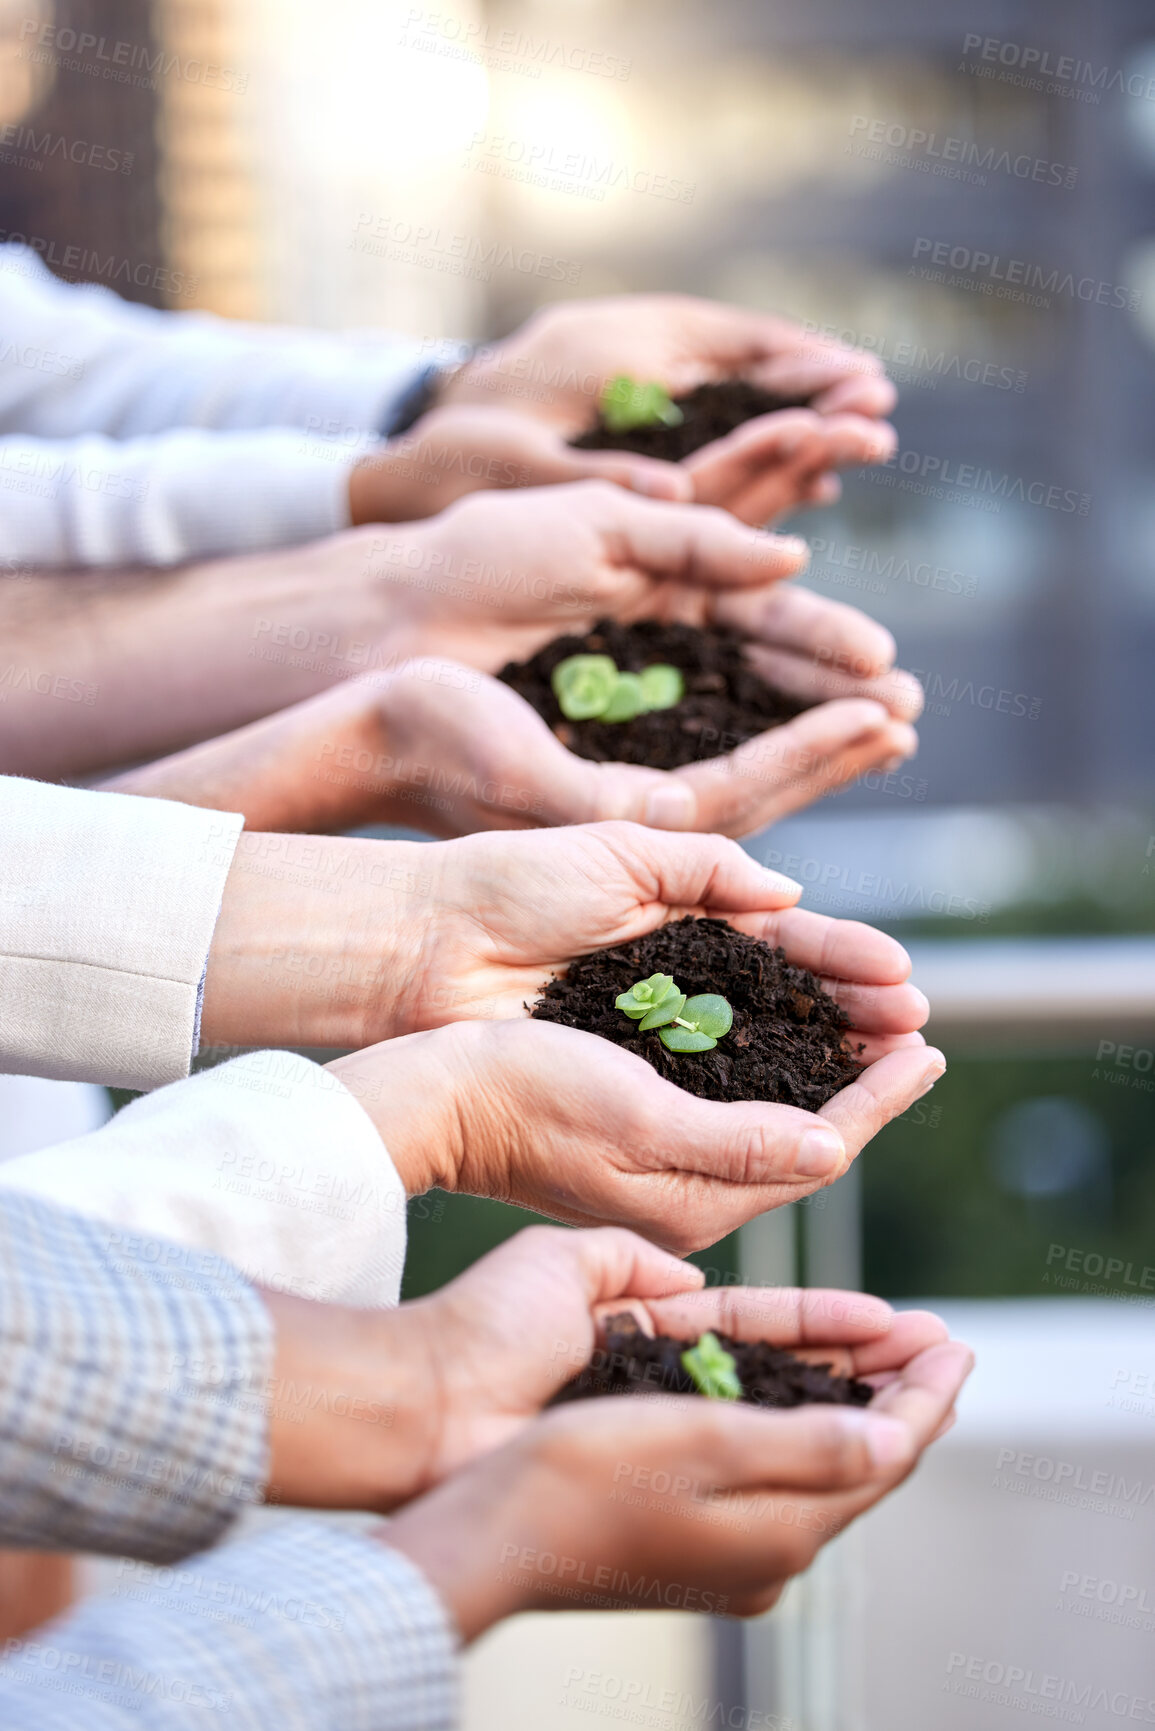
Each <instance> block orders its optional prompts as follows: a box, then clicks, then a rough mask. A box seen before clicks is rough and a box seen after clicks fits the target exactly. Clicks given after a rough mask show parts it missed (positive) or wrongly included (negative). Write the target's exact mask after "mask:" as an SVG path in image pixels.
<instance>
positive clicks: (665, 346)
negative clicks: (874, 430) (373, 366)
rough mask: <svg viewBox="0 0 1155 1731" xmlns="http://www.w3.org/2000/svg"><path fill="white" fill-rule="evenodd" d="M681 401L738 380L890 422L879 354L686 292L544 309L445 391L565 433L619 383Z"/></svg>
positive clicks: (580, 424) (451, 399) (890, 394)
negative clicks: (644, 384)
mask: <svg viewBox="0 0 1155 1731" xmlns="http://www.w3.org/2000/svg"><path fill="white" fill-rule="evenodd" d="M623 373H624V374H627V375H628V376H629V377H630V378H634V379H642V380H656V381H658V382H659V383H661V384H663V385H664V386H665V387H666V389H667V391H669V393H670V395H671V396H675V397H676V396H681V395H683V394H684V393H685V392H687V391H691V390H693V389H694V388H695V386H697V385H700V384H704V383H705V382H706V381H707V380H710V379H724V378H732V377H738V376H740V377H742V378H747V379H750V380H751V381H752V382H753V383H755V384H758V385H762V386H763V387H764V388H765V389H766V390H768V391H774V392H775V393H776V394H777V395H779V396H784V397H809V398H810V399H811V401H812V406H813V408H814V409H816V410H817V411H818V412H819V413H820V414H836V413H837V414H841V413H851V414H858V415H870V416H879V415H886V414H889V412H890V410H891V409H892V408H893V406H894V402H895V391H894V387H893V385H892V384H891V383H890V381H889V380H888V379H887V377H886V375H885V373H884V371H883V368H882V364H881V362H880V361H879V360H878V358H877V356H876V355H872V354H869V353H868V352H866V351H865V350H863V349H852V348H848V347H846V346H845V345H844V344H842V343H838V342H833V341H831V340H829V339H827V338H825V337H821V336H817V335H814V334H811V333H810V332H807V331H805V330H804V329H803V327H802V326H801V325H800V324H797V323H796V322H795V321H794V320H793V319H785V318H779V317H777V316H775V315H774V314H769V313H757V312H751V311H749V310H748V309H747V308H745V307H736V306H729V305H726V304H725V303H724V302H720V301H709V300H701V299H698V298H696V297H695V296H693V295H671V294H656V295H616V296H610V297H607V298H604V299H598V300H586V301H562V302H559V303H558V304H556V305H554V306H549V307H543V308H542V309H541V310H540V311H539V312H537V313H535V314H534V315H533V317H532V318H530V319H528V320H527V321H526V323H525V324H524V325H522V326H520V328H519V329H518V330H516V331H514V332H513V334H512V335H511V336H508V337H505V338H503V339H502V341H500V342H498V343H494V344H492V345H490V346H489V347H488V348H486V349H483V350H482V351H480V352H479V353H478V354H477V355H475V356H474V357H473V359H472V360H470V361H469V362H467V363H466V364H465V366H463V367H461V368H460V369H459V370H458V371H457V372H456V373H454V374H452V375H451V376H450V377H449V378H447V379H446V381H445V382H444V383H443V385H442V386H441V389H440V393H439V401H440V402H442V403H448V404H465V403H472V404H479V403H489V404H494V403H501V402H507V403H510V404H514V405H516V407H517V408H518V409H520V410H522V412H524V413H527V414H532V415H537V416H539V417H541V418H542V419H543V420H546V421H549V422H551V423H552V424H553V425H555V426H559V427H561V428H563V429H564V430H565V431H566V432H567V434H569V435H571V436H572V435H573V434H574V433H579V432H581V431H582V430H583V429H584V428H586V427H588V426H592V424H593V422H594V419H595V417H596V414H597V408H598V400H599V398H600V397H601V393H602V391H603V390H604V388H605V386H606V384H607V383H608V382H609V380H610V379H612V378H614V377H616V376H617V375H619V374H623Z"/></svg>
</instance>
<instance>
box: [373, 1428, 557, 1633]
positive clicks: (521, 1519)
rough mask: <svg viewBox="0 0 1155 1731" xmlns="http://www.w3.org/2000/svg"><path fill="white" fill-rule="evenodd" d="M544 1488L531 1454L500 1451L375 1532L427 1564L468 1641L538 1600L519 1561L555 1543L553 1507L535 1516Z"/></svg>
mask: <svg viewBox="0 0 1155 1731" xmlns="http://www.w3.org/2000/svg"><path fill="white" fill-rule="evenodd" d="M540 1490H541V1487H540V1486H539V1485H538V1484H537V1482H536V1475H535V1474H534V1472H533V1462H532V1456H531V1457H530V1459H529V1460H528V1461H527V1459H526V1456H525V1453H524V1451H523V1450H522V1449H521V1448H518V1447H516V1446H515V1447H514V1448H512V1449H511V1448H506V1449H502V1450H501V1451H500V1452H499V1453H498V1454H496V1455H492V1456H490V1457H489V1458H488V1459H487V1460H484V1461H481V1462H479V1463H477V1465H476V1466H474V1467H471V1468H467V1469H465V1470H464V1471H463V1472H460V1473H457V1474H455V1475H454V1476H453V1477H452V1478H450V1479H448V1480H446V1482H445V1483H444V1484H442V1485H440V1486H439V1487H438V1488H437V1489H436V1490H435V1491H433V1492H432V1493H431V1494H429V1495H428V1496H425V1497H422V1498H421V1499H420V1500H419V1501H418V1502H415V1503H413V1504H412V1505H411V1506H410V1507H408V1508H405V1509H402V1510H401V1512H400V1513H399V1514H398V1515H397V1516H396V1517H395V1518H394V1519H393V1520H391V1521H390V1523H389V1525H388V1527H386V1528H383V1529H382V1530H381V1532H380V1533H379V1534H378V1535H377V1536H378V1537H379V1538H380V1539H381V1541H382V1542H383V1543H385V1544H387V1545H391V1546H392V1547H393V1549H394V1550H397V1551H400V1552H401V1553H402V1554H403V1555H404V1556H407V1557H408V1558H409V1560H410V1562H412V1563H414V1564H415V1565H416V1566H417V1568H419V1569H420V1570H421V1573H422V1574H423V1575H424V1576H425V1578H426V1580H427V1581H428V1582H429V1583H430V1585H431V1586H432V1587H433V1589H434V1590H435V1592H436V1593H437V1594H438V1596H439V1597H440V1598H441V1600H442V1601H443V1603H444V1604H445V1606H446V1608H447V1609H448V1611H449V1612H450V1614H451V1616H452V1618H453V1621H454V1623H455V1624H456V1626H457V1629H458V1631H459V1633H460V1635H461V1638H462V1640H463V1641H464V1642H466V1643H468V1642H470V1641H475V1640H476V1639H477V1638H478V1636H479V1635H483V1634H484V1633H485V1631H486V1630H487V1629H490V1628H492V1627H493V1625H494V1624H495V1623H499V1622H501V1621H502V1619H503V1618H505V1617H512V1616H515V1615H516V1614H517V1612H519V1611H528V1610H531V1609H532V1608H533V1607H534V1605H535V1604H536V1603H537V1602H538V1600H537V1595H536V1594H535V1592H534V1591H533V1587H534V1578H533V1577H532V1575H529V1574H527V1572H526V1571H524V1570H520V1569H518V1568H517V1566H516V1565H517V1558H518V1556H519V1554H520V1553H521V1551H522V1549H523V1548H525V1547H528V1548H530V1549H533V1550H541V1549H553V1548H554V1547H553V1546H552V1545H551V1543H550V1526H551V1523H550V1520H549V1518H548V1517H549V1511H548V1510H546V1511H545V1518H544V1519H543V1518H535V1513H536V1512H537V1511H538V1510H539V1505H540V1504H541V1494H540ZM556 1501H557V1498H556V1492H555V1503H556ZM511 1561H512V1566H511Z"/></svg>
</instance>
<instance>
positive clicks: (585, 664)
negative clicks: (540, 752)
mask: <svg viewBox="0 0 1155 1731" xmlns="http://www.w3.org/2000/svg"><path fill="white" fill-rule="evenodd" d="M617 683H618V670H617V668H616V666H615V665H614V663H613V661H612V660H611V658H610V657H609V656H608V655H569V656H567V657H566V659H565V660H564V661H559V662H558V664H557V666H556V667H555V668H554V670H553V677H552V679H551V680H550V684H551V685H552V686H553V694H554V696H555V697H556V698H557V700H558V703H559V704H560V705H561V712H562V714H563V715H565V716H566V717H568V719H569V720H570V721H591V720H592V719H593V717H594V716H595V715H601V714H602V712H603V711H604V710H605V709H606V707H607V705H608V704H609V701H610V698H611V697H612V696H613V694H614V688H615V687H616V685H617Z"/></svg>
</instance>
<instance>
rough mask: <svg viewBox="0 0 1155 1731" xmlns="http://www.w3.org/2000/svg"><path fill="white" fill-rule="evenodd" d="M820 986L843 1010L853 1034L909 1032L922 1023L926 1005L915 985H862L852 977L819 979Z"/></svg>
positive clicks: (922, 1024)
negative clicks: (847, 978) (845, 978)
mask: <svg viewBox="0 0 1155 1731" xmlns="http://www.w3.org/2000/svg"><path fill="white" fill-rule="evenodd" d="M822 984H823V986H824V987H825V988H826V990H827V991H828V992H829V993H830V996H831V997H832V998H833V999H834V1001H835V1003H836V1004H838V1006H839V1007H840V1008H841V1009H843V1010H845V1011H846V1014H847V1015H848V1016H849V1018H850V1026H851V1028H853V1029H854V1031H855V1033H856V1034H902V1035H905V1034H911V1033H913V1032H914V1031H915V1029H916V1028H921V1027H924V1026H925V1025H926V1021H927V1018H928V1017H929V1015H930V1004H929V1003H928V1001H927V999H926V997H925V996H924V995H923V993H922V992H920V991H919V989H918V987H917V986H913V985H911V983H910V981H909V980H907V981H904V982H903V983H902V984H900V985H896V986H876V985H862V984H861V983H860V982H858V981H856V980H823V981H822Z"/></svg>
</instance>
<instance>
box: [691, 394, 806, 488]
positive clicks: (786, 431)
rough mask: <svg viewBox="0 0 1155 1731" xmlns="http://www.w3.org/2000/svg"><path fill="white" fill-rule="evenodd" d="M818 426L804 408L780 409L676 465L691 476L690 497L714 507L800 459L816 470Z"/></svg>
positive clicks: (744, 424) (714, 441)
mask: <svg viewBox="0 0 1155 1731" xmlns="http://www.w3.org/2000/svg"><path fill="white" fill-rule="evenodd" d="M822 424H823V423H822V419H821V417H820V416H819V415H816V414H814V413H813V412H812V411H811V410H809V409H780V410H778V411H777V412H776V413H774V414H770V415H758V416H756V417H755V419H754V420H752V421H746V422H744V423H743V424H742V426H740V427H737V428H735V430H734V431H733V432H732V433H728V434H726V435H725V437H723V438H720V439H712V440H711V441H710V443H709V444H706V445H702V446H700V447H699V448H698V450H696V451H693V452H691V454H690V455H689V456H688V457H686V458H685V459H684V460H683V462H682V465H681V467H682V468H683V470H684V471H685V472H686V473H687V474H688V475H689V476H690V477H691V478H692V481H693V486H694V497H695V499H697V500H698V502H699V503H700V504H704V505H712V504H716V503H718V502H720V501H722V500H725V499H728V497H729V495H730V494H732V493H734V492H736V491H738V490H739V489H740V488H742V487H744V486H748V485H749V484H750V482H752V481H754V480H757V479H758V478H759V477H760V476H763V475H764V473H765V471H766V469H767V468H771V469H775V470H778V471H780V470H781V469H782V468H783V467H785V466H786V465H787V464H791V465H793V464H796V463H797V462H798V461H799V460H800V459H801V458H802V457H803V455H805V456H806V458H807V459H808V460H811V461H813V463H814V465H815V466H817V464H818V460H819V457H820V454H821V452H822V450H823V448H824V447H823V443H822V439H821V428H822Z"/></svg>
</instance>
